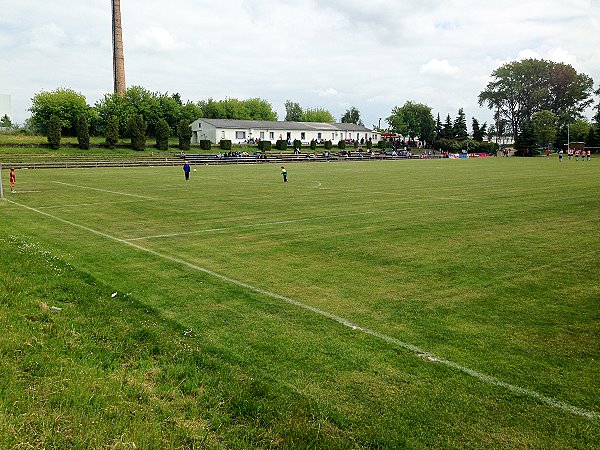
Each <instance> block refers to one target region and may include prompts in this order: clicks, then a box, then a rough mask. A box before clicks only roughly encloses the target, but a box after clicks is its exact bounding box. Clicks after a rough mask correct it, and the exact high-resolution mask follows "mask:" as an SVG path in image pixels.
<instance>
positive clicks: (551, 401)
mask: <svg viewBox="0 0 600 450" xmlns="http://www.w3.org/2000/svg"><path fill="white" fill-rule="evenodd" d="M8 202H9V203H12V204H14V205H17V206H20V207H21V208H25V209H28V210H30V211H33V212H35V213H38V214H41V215H43V216H46V217H50V218H51V219H54V220H57V221H59V222H62V223H65V224H67V225H71V226H73V227H75V228H79V229H81V230H85V231H89V232H90V233H93V234H95V235H98V236H102V237H105V238H107V239H110V240H112V241H115V242H119V243H121V244H125V245H128V246H130V247H133V248H135V249H137V250H141V251H143V252H146V253H149V254H151V255H154V256H156V257H158V258H161V259H165V260H167V261H172V262H175V263H177V264H181V265H183V266H186V267H189V268H190V269H193V270H196V271H198V272H203V273H206V274H208V275H210V276H213V277H215V278H218V279H220V280H222V281H225V282H227V283H230V284H233V285H236V286H240V287H243V288H245V289H248V290H250V291H253V292H256V293H258V294H262V295H265V296H267V297H271V298H274V299H276V300H281V301H283V302H285V303H288V304H290V305H294V306H297V307H299V308H302V309H305V310H307V311H311V312H313V313H315V314H318V315H320V316H322V317H326V318H328V319H331V320H333V321H335V322H338V323H340V324H342V325H344V326H346V327H348V328H350V329H352V330H355V331H360V332H362V333H365V334H368V335H371V336H373V337H376V338H378V339H381V340H382V341H385V342H388V343H390V344H392V345H396V346H398V347H401V348H404V349H406V350H408V351H410V352H412V353H415V354H416V355H417V356H419V357H420V358H423V359H425V360H428V361H431V362H436V363H440V364H444V365H446V366H448V367H451V368H453V369H456V370H458V371H460V372H463V373H465V374H467V375H470V376H472V377H473V378H476V379H478V380H480V381H482V382H484V383H487V384H490V385H492V386H498V387H501V388H504V389H506V390H508V391H511V392H513V393H515V394H519V395H525V396H527V397H530V398H532V399H535V400H538V401H539V402H542V403H545V404H546V405H549V406H552V407H553V408H557V409H561V410H563V411H566V412H569V413H571V414H575V415H578V416H582V417H585V418H587V419H591V420H600V414H599V413H597V412H594V411H590V410H588V409H585V408H580V407H578V406H574V405H571V404H569V403H565V402H563V401H561V400H557V399H555V398H553V397H549V396H547V395H544V394H540V393H539V392H536V391H532V390H530V389H525V388H523V387H520V386H517V385H514V384H510V383H506V382H504V381H501V380H499V379H498V378H495V377H493V376H490V375H486V374H484V373H482V372H478V371H477V370H473V369H470V368H469V367H465V366H462V365H460V364H458V363H455V362H453V361H450V360H447V359H444V358H439V357H437V356H435V355H433V354H431V353H429V352H428V351H426V350H423V349H421V348H419V347H417V346H416V345H413V344H409V343H408V342H404V341H401V340H400V339H396V338H394V337H391V336H388V335H386V334H383V333H380V332H378V331H375V330H371V329H369V328H364V327H361V326H359V325H356V324H354V323H352V322H350V321H349V320H348V319H345V318H343V317H340V316H337V315H335V314H332V313H330V312H327V311H324V310H322V309H319V308H315V307H314V306H310V305H306V304H304V303H302V302H299V301H297V300H294V299H292V298H289V297H285V296H283V295H280V294H276V293H274V292H270V291H267V290H265V289H262V288H259V287H256V286H252V285H251V284H248V283H245V282H243V281H240V280H236V279H234V278H230V277H228V276H226V275H222V274H220V273H217V272H213V271H212V270H210V269H207V268H205V267H201V266H197V265H196V264H192V263H190V262H188V261H185V260H183V259H181V258H177V257H175V256H170V255H166V254H164V253H160V252H157V251H155V250H151V249H149V248H146V247H142V246H141V245H138V244H135V243H133V242H130V241H127V240H125V239H121V238H118V237H116V236H112V235H110V234H107V233H103V232H102V231H98V230H94V229H93V228H89V227H86V226H85V225H80V224H77V223H74V222H71V221H69V220H66V219H62V218H60V217H57V216H54V215H52V214H49V213H47V212H44V211H40V210H39V209H36V208H33V207H31V206H27V205H23V204H21V203H17V202H15V201H12V200H8Z"/></svg>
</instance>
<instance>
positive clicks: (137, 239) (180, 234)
mask: <svg viewBox="0 0 600 450" xmlns="http://www.w3.org/2000/svg"><path fill="white" fill-rule="evenodd" d="M398 211H403V210H402V209H388V210H382V211H362V212H357V213H348V214H336V215H333V216H315V217H303V218H301V219H289V220H278V221H276V222H262V223H251V224H247V225H234V226H231V227H219V228H205V229H203V230H194V231H183V232H181V233H169V234H156V235H153V236H142V237H135V238H127V239H126V240H127V241H142V240H145V239H160V238H167V237H177V236H187V235H190V234H202V233H212V232H216V231H227V230H235V229H238V228H256V227H264V226H268V225H284V224H286V223H298V222H309V221H311V220H329V219H338V218H340V217H352V216H364V215H369V214H386V213H391V212H398Z"/></svg>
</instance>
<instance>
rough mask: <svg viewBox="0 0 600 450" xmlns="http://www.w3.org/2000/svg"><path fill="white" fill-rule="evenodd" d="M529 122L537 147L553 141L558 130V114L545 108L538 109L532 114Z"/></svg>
mask: <svg viewBox="0 0 600 450" xmlns="http://www.w3.org/2000/svg"><path fill="white" fill-rule="evenodd" d="M531 124H532V126H533V132H534V135H535V139H536V143H537V145H538V146H539V147H544V148H546V147H547V146H548V144H551V143H553V142H554V140H555V139H556V132H557V131H558V126H557V124H558V116H557V115H556V114H554V113H553V112H552V111H548V110H547V109H545V110H543V111H538V112H536V113H534V114H533V117H532V119H531Z"/></svg>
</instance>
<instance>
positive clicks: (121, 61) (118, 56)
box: [112, 0, 126, 95]
mask: <svg viewBox="0 0 600 450" xmlns="http://www.w3.org/2000/svg"><path fill="white" fill-rule="evenodd" d="M112 31H113V38H112V41H113V76H114V82H115V94H119V95H125V90H126V87H125V55H124V54H123V29H122V27H121V1H120V0H112Z"/></svg>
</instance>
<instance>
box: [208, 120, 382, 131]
mask: <svg viewBox="0 0 600 450" xmlns="http://www.w3.org/2000/svg"><path fill="white" fill-rule="evenodd" d="M198 121H202V122H205V123H207V124H209V125H212V126H213V127H215V128H226V129H231V128H236V129H239V128H242V129H250V128H251V129H265V130H307V131H310V130H314V131H360V132H372V130H370V129H368V128H367V127H365V126H364V125H356V124H354V123H321V122H287V121H282V120H278V121H270V120H233V119H198Z"/></svg>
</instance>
